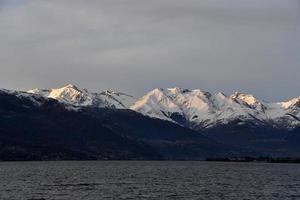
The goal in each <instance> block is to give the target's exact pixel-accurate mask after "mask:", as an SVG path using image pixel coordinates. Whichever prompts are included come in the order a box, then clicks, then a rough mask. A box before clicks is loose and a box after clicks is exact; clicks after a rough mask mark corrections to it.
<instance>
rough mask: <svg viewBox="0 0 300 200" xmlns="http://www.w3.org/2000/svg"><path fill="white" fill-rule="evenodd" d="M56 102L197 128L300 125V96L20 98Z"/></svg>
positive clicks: (38, 92) (170, 93) (70, 93)
mask: <svg viewBox="0 0 300 200" xmlns="http://www.w3.org/2000/svg"><path fill="white" fill-rule="evenodd" d="M30 94H33V95H35V98H37V97H36V96H42V97H44V98H52V99H56V100H58V101H59V102H61V103H64V104H66V105H68V106H74V107H99V108H115V109H131V110H134V111H136V112H139V113H141V114H143V115H146V116H150V117H153V118H159V119H163V120H168V121H172V122H174V123H178V124H181V125H183V126H188V127H191V128H194V129H203V128H210V127H214V126H216V125H222V124H228V123H230V122H234V121H236V122H237V123H240V124H243V123H246V122H251V124H254V125H266V124H267V125H271V126H273V127H276V128H288V129H293V128H295V127H298V126H300V97H296V98H293V99H291V100H288V101H285V102H278V103H270V102H266V101H261V100H258V99H257V98H256V97H255V96H253V95H251V94H245V93H241V92H235V93H234V94H232V95H229V96H227V95H225V94H223V93H217V94H211V93H209V92H206V91H203V90H200V89H194V90H188V89H181V88H167V89H162V88H156V89H154V90H152V91H150V92H148V93H147V94H145V95H144V96H143V97H141V98H140V99H136V98H134V97H133V96H131V95H127V94H124V93H120V92H114V91H111V90H107V91H103V92H99V93H91V92H89V91H88V90H86V89H80V88H78V87H76V86H74V85H67V86H64V87H62V88H58V89H33V90H29V91H27V93H26V92H25V93H24V92H22V93H18V95H21V96H22V95H23V96H24V95H27V96H28V95H29V96H30ZM31 98H33V97H31Z"/></svg>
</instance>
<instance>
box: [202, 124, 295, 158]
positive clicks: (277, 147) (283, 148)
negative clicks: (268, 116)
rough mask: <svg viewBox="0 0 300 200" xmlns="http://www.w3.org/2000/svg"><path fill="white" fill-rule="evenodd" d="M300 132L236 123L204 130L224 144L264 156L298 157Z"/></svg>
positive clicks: (210, 136)
mask: <svg viewBox="0 0 300 200" xmlns="http://www.w3.org/2000/svg"><path fill="white" fill-rule="evenodd" d="M299 133H300V131H299V130H298V131H297V129H295V130H294V131H287V130H283V129H276V128H273V127H272V126H270V125H267V124H265V125H257V124H252V123H251V122H249V123H243V124H240V123H238V121H235V122H231V123H229V124H226V125H220V126H216V127H213V128H210V129H207V130H205V132H204V134H205V135H206V136H207V137H209V138H211V139H214V140H216V141H219V142H222V143H224V144H228V145H232V146H236V147H244V148H247V149H250V150H252V151H255V152H259V153H260V154H262V155H265V156H274V157H287V156H290V157H299V156H300V148H299V144H300V137H299V135H300V134H299Z"/></svg>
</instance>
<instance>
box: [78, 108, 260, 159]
mask: <svg viewBox="0 0 300 200" xmlns="http://www.w3.org/2000/svg"><path fill="white" fill-rule="evenodd" d="M83 112H84V113H85V114H86V115H91V114H92V115H93V116H94V117H95V118H97V119H98V120H99V121H101V123H102V124H104V125H105V126H106V127H109V128H110V129H111V130H114V131H117V132H119V133H120V134H125V135H126V136H127V137H130V138H132V139H134V140H137V141H141V142H144V143H147V144H149V145H150V146H151V147H153V148H154V149H155V150H156V151H157V152H159V153H161V154H162V155H163V157H164V158H165V159H182V160H187V159H189V160H197V159H203V158H206V157H218V156H229V157H230V156H243V155H257V154H255V153H253V152H250V151H248V150H245V149H243V148H234V147H232V146H230V145H223V144H221V143H218V142H215V141H214V140H212V139H209V138H207V137H205V136H203V135H202V134H201V133H200V134H199V133H198V132H196V131H193V130H191V129H188V128H185V127H182V126H179V125H177V124H174V123H171V122H169V121H164V120H159V119H155V118H149V117H146V116H144V115H141V114H139V113H136V112H134V111H131V110H117V109H95V108H93V109H88V108H87V109H85V110H84V111H83Z"/></svg>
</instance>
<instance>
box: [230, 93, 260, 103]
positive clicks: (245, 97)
mask: <svg viewBox="0 0 300 200" xmlns="http://www.w3.org/2000/svg"><path fill="white" fill-rule="evenodd" d="M231 98H233V99H236V100H239V101H242V102H244V103H246V104H247V105H249V106H255V105H259V104H261V103H260V102H259V101H258V100H257V99H256V98H255V97H254V96H253V95H252V94H244V93H240V92H235V93H234V94H233V95H231Z"/></svg>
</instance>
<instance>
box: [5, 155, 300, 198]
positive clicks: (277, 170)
mask: <svg viewBox="0 0 300 200" xmlns="http://www.w3.org/2000/svg"><path fill="white" fill-rule="evenodd" d="M0 199H1V200H22V199H26V200H27V199H39V200H41V199H47V200H48V199H51V200H56V199H57V200H77V199H84V200H91V199H93V200H94V199H212V200H217V199H239V200H240V199H249V200H252V199H253V200H254V199H255V200H258V199H268V200H269V199H278V200H279V199H280V200H282V199H300V165H297V164H270V163H221V162H186V161H184V162H166V161H162V162H160V161H149V162H148V161H95V162H94V161H78V162H77V161H76V162H74V161H69V162H66V161H60V162H2V163H1V162H0Z"/></svg>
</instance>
